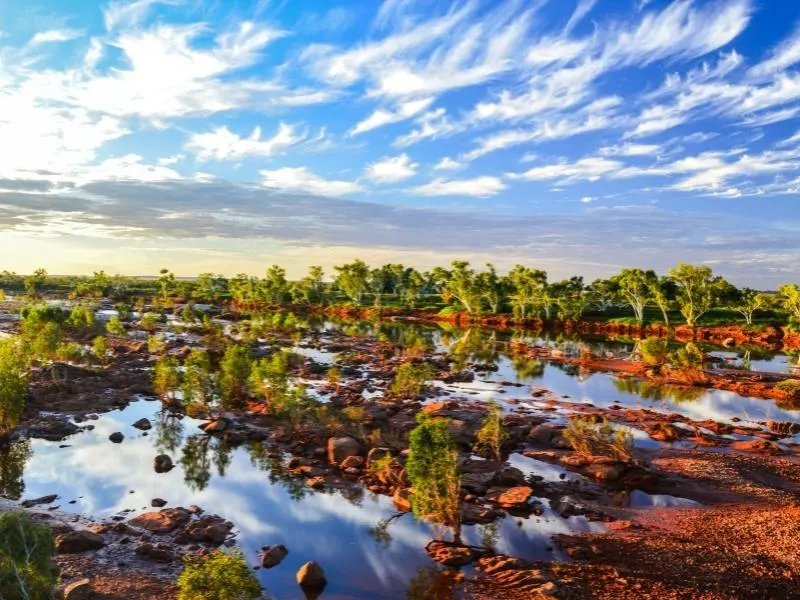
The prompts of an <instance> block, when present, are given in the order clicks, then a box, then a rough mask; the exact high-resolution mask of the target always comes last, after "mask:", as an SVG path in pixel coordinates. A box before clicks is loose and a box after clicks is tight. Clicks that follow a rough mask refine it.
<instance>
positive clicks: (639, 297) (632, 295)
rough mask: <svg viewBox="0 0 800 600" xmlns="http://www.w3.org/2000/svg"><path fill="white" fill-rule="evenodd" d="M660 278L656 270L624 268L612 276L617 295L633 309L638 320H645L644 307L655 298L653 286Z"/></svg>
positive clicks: (640, 321)
mask: <svg viewBox="0 0 800 600" xmlns="http://www.w3.org/2000/svg"><path fill="white" fill-rule="evenodd" d="M657 280H658V278H657V276H656V274H655V272H654V271H643V270H642V269H622V270H621V271H620V272H619V273H617V274H616V275H614V276H613V277H612V278H611V281H612V282H613V283H614V284H615V286H616V289H615V292H616V295H617V296H618V298H619V299H620V300H622V301H624V302H625V303H626V304H628V305H629V306H630V307H631V309H632V310H633V314H634V316H635V317H636V320H637V321H638V322H639V324H640V325H641V324H642V323H643V322H644V309H645V307H646V306H647V305H648V304H649V303H650V302H651V301H652V300H653V287H654V285H655V284H656V282H657Z"/></svg>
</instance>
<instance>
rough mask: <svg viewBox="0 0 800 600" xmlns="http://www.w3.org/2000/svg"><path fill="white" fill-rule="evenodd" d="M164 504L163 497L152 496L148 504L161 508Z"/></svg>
mask: <svg viewBox="0 0 800 600" xmlns="http://www.w3.org/2000/svg"><path fill="white" fill-rule="evenodd" d="M166 505H167V501H166V500H164V499H163V498H153V499H152V500H150V506H152V507H153V508H161V507H162V506H166Z"/></svg>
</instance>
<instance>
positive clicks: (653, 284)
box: [647, 276, 677, 327]
mask: <svg viewBox="0 0 800 600" xmlns="http://www.w3.org/2000/svg"><path fill="white" fill-rule="evenodd" d="M647 289H648V292H649V294H650V298H651V299H652V300H653V304H655V305H656V306H657V307H658V309H659V310H660V311H661V316H662V318H663V320H664V325H666V326H667V327H669V311H670V310H671V309H672V306H673V304H674V301H675V294H676V292H677V286H676V285H675V282H674V281H673V280H672V279H670V278H669V277H666V276H662V277H656V278H653V279H649V280H648V282H647Z"/></svg>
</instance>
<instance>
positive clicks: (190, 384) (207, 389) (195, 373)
mask: <svg viewBox="0 0 800 600" xmlns="http://www.w3.org/2000/svg"><path fill="white" fill-rule="evenodd" d="M181 393H182V395H183V404H184V406H186V407H189V406H191V405H200V406H201V407H208V406H209V405H210V404H211V403H212V402H213V400H214V376H213V373H212V368H211V360H210V359H209V357H208V352H206V351H205V350H202V349H200V348H194V349H193V350H192V351H191V352H190V353H189V356H187V357H186V360H185V361H184V363H183V383H182V384H181Z"/></svg>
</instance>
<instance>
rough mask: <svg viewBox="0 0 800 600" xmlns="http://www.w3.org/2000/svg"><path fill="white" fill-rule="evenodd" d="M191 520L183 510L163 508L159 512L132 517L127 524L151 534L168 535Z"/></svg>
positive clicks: (189, 515) (189, 514) (187, 512)
mask: <svg viewBox="0 0 800 600" xmlns="http://www.w3.org/2000/svg"><path fill="white" fill-rule="evenodd" d="M191 518H192V517H191V513H189V511H188V510H186V509H185V508H165V509H163V510H161V511H159V512H149V513H144V514H143V515H139V516H138V517H134V518H133V519H131V520H130V521H129V523H130V524H131V525H133V526H134V527H139V528H141V529H146V530H147V531H151V532H153V533H169V532H170V531H172V530H174V529H177V528H178V527H180V526H181V525H183V524H185V523H188V522H189V519H191Z"/></svg>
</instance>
